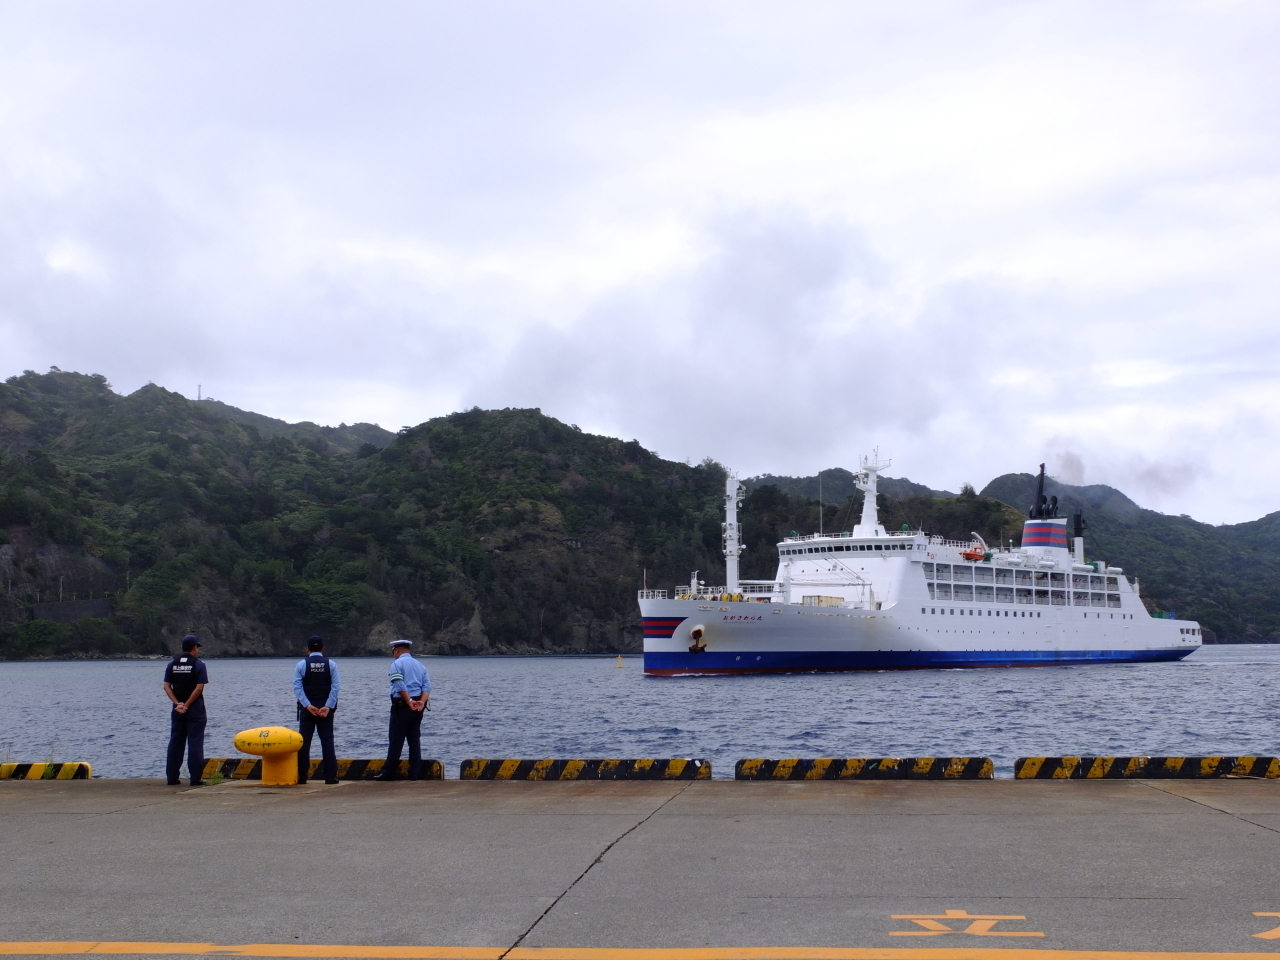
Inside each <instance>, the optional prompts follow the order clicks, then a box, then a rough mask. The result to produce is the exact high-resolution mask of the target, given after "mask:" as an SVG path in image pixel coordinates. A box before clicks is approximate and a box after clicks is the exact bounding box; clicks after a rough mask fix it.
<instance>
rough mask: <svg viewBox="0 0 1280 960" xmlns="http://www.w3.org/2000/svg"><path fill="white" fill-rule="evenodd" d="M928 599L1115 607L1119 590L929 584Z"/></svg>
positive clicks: (1117, 603)
mask: <svg viewBox="0 0 1280 960" xmlns="http://www.w3.org/2000/svg"><path fill="white" fill-rule="evenodd" d="M926 586H928V588H929V599H930V600H976V601H977V602H979V603H1030V604H1043V605H1044V606H1046V607H1065V606H1068V604H1069V605H1070V606H1073V607H1118V606H1120V594H1118V593H1101V592H1099V593H1090V592H1089V591H1087V590H1072V591H1070V592H1068V591H1066V590H1035V589H1032V588H1030V587H988V586H984V585H982V584H976V585H971V584H968V583H955V584H951V583H930V584H926Z"/></svg>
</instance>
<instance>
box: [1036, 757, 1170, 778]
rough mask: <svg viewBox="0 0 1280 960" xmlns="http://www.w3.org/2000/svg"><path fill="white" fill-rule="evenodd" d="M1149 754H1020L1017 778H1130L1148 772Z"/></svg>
mask: <svg viewBox="0 0 1280 960" xmlns="http://www.w3.org/2000/svg"><path fill="white" fill-rule="evenodd" d="M1147 760H1148V758H1147V757H1019V758H1018V759H1017V760H1015V761H1014V764H1013V776H1014V779H1015V780H1131V779H1135V778H1138V777H1142V776H1143V775H1145V773H1146V770H1147Z"/></svg>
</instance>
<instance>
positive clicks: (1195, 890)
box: [0, 780, 1280, 960]
mask: <svg viewBox="0 0 1280 960" xmlns="http://www.w3.org/2000/svg"><path fill="white" fill-rule="evenodd" d="M0 864H3V868H2V869H0V953H8V954H24V953H30V954H32V955H38V954H44V955H47V954H50V953H57V952H86V951H95V952H112V953H116V954H117V955H123V956H128V955H132V952H133V951H136V952H137V953H138V954H144V953H145V954H149V955H150V956H153V957H154V956H156V955H167V954H169V953H171V954H172V955H183V954H185V955H190V954H200V953H211V952H222V953H223V954H233V955H234V954H236V953H244V952H245V951H242V950H236V949H233V948H231V947H229V946H228V945H237V944H258V945H278V947H276V948H271V949H268V948H263V947H258V948H254V949H251V950H249V951H248V953H249V954H251V955H258V956H263V955H277V956H285V955H292V956H353V955H358V951H355V950H354V949H351V948H352V947H358V946H363V947H367V948H376V949H374V950H373V952H371V953H366V954H365V955H367V956H405V957H413V956H421V957H426V956H437V957H452V956H457V957H470V958H472V960H485V958H488V960H501V958H504V957H505V958H507V960H531V958H536V957H544V958H547V960H556V958H557V957H560V958H562V960H575V958H576V960H610V958H621V957H631V958H633V960H643V958H646V957H649V958H653V960H715V958H724V957H733V956H742V957H749V956H755V957H773V956H777V957H793V958H798V960H804V958H811V960H824V958H825V960H842V958H843V960H855V958H858V957H864V958H866V960H875V958H884V960H892V958H895V957H897V958H915V960H926V958H932V960H940V958H943V957H964V958H968V960H984V958H998V957H1006V958H1028V957H1051V956H1055V954H1054V953H1052V951H1075V952H1077V953H1075V954H1071V956H1073V957H1076V958H1077V960H1083V958H1084V957H1086V956H1087V957H1102V956H1104V954H1105V952H1107V951H1114V952H1122V953H1127V954H1129V955H1131V956H1132V955H1135V954H1141V953H1150V952H1159V951H1164V952H1177V953H1197V952H1198V953H1218V954H1274V953H1280V782H1276V781H1261V780H1214V781H1011V780H995V781H957V782H929V781H850V782H809V783H804V782H800V783H741V782H734V781H720V780H712V781H693V782H688V781H686V782H563V783H556V782H553V783H529V782H501V781H497V782H494V781H489V782H468V781H456V780H447V781H436V782H423V783H392V784H382V783H370V782H350V783H342V784H338V785H336V786H326V785H324V784H319V783H315V782H313V783H311V784H308V785H306V786H302V787H292V788H273V787H263V786H261V785H260V784H258V783H256V782H249V781H236V782H228V783H224V784H221V785H218V786H209V787H203V788H197V789H191V788H188V787H169V786H166V785H164V784H163V782H161V781H150V780H116V781H63V782H56V781H41V782H14V781H5V782H0ZM23 944H26V946H23ZM130 944H133V945H134V946H132V947H131V946H129V945H130ZM58 945H61V946H58ZM219 945H221V946H219ZM316 945H320V946H316ZM388 947H405V948H411V949H409V950H408V951H407V952H402V953H396V952H395V951H394V950H387V949H384V948H388ZM757 947H758V948H769V949H768V950H765V951H764V952H763V953H761V952H760V951H757V950H749V949H748V948H757ZM464 948H472V949H469V950H468V949H464ZM624 948H625V949H631V950H639V951H641V952H639V953H634V954H631V953H626V954H624V953H618V951H619V950H620V949H624ZM787 948H789V949H787ZM273 949H274V953H273V952H272V950H273ZM833 949H834V951H835V952H832V951H833ZM326 950H328V951H329V952H327V953H326V952H325V951H326ZM334 950H336V952H334ZM344 950H345V951H346V952H344ZM574 950H578V951H579V952H577V953H574V952H573V951H574ZM725 950H728V953H725V952H724V951H725ZM379 951H380V952H379ZM584 951H585V952H584ZM1013 951H1016V953H1015V952H1013ZM1080 951H1083V952H1084V953H1079V952H1080ZM1057 956H1060V957H1061V956H1067V954H1057Z"/></svg>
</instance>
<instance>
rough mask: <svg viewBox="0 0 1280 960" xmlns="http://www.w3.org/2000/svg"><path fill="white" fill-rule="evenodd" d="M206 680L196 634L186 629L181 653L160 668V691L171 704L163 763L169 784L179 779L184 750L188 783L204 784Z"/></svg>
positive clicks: (206, 718)
mask: <svg viewBox="0 0 1280 960" xmlns="http://www.w3.org/2000/svg"><path fill="white" fill-rule="evenodd" d="M208 682H209V671H208V670H206V669H205V665H204V662H203V661H202V660H201V659H200V638H199V637H197V636H196V635H195V634H194V633H188V634H187V635H186V636H185V637H183V638H182V656H180V657H174V658H173V659H172V660H171V661H169V665H168V666H167V667H165V668H164V695H165V696H166V697H168V698H169V702H170V703H172V704H173V709H172V710H171V711H170V712H169V753H168V756H167V757H166V758H165V764H164V772H165V777H166V778H167V779H168V781H169V786H171V787H174V786H177V785H178V783H179V780H178V775H179V774H180V773H181V772H182V754H183V753H184V752H185V753H186V755H187V769H188V770H189V771H190V772H191V785H192V786H193V787H202V786H204V780H202V779H201V777H203V776H204V728H205V724H206V723H207V722H208V719H209V718H208V716H207V715H206V714H205V712H204V686H205V684H206V683H208Z"/></svg>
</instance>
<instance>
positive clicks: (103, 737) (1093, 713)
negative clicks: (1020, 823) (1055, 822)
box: [0, 645, 1280, 777]
mask: <svg viewBox="0 0 1280 960" xmlns="http://www.w3.org/2000/svg"><path fill="white" fill-rule="evenodd" d="M296 662H297V660H296V659H287V660H286V659H244V660H208V661H206V663H207V665H208V668H209V678H210V682H209V686H208V687H207V688H206V698H207V703H208V712H209V727H208V732H207V735H206V753H207V755H208V756H211V757H217V756H236V755H237V754H236V752H235V750H234V748H233V747H232V746H231V739H232V737H233V736H234V735H235V734H236V733H237V732H239V731H240V730H244V729H247V728H249V727H254V726H263V725H267V724H280V725H285V726H293V727H295V729H296V723H295V712H294V706H293V696H292V690H291V687H290V683H291V679H292V676H293V666H294V664H295V663H296ZM388 662H389V661H387V660H384V659H372V658H371V659H344V660H339V664H340V669H341V674H342V684H343V688H342V699H341V702H340V704H339V709H338V713H337V725H336V728H335V729H336V739H337V743H338V755H339V756H346V757H379V756H382V755H383V754H384V753H385V751H386V727H387V713H388V707H387V704H388V699H387V696H386V671H387V665H388ZM424 662H425V663H426V665H427V667H428V669H429V670H430V672H431V678H432V683H433V685H434V687H435V692H434V693H433V694H432V700H431V705H432V712H431V713H429V714H427V717H426V719H425V721H424V723H423V754H424V755H425V756H429V757H436V758H438V759H440V760H443V761H444V763H445V776H447V777H456V776H457V775H458V764H459V763H460V762H461V761H462V760H464V759H467V758H470V757H705V758H709V759H710V760H711V761H712V764H713V769H714V771H715V775H716V776H717V777H732V776H733V765H734V762H735V761H736V760H738V759H740V758H742V757H797V756H798V757H822V756H828V757H831V756H834V757H858V756H886V757H895V756H896V757H904V756H962V755H963V756H973V755H981V756H990V757H993V758H994V759H995V761H996V766H997V775H999V776H1009V775H1011V772H1012V767H1013V761H1014V759H1015V758H1016V757H1019V756H1036V755H1080V754H1085V755H1097V754H1105V755H1116V754H1119V755H1131V754H1136V755H1154V756H1167V755H1175V756H1176V755H1195V754H1225V755H1240V754H1263V755H1271V756H1275V755H1277V754H1278V753H1280V645H1277V646H1261V645H1260V646H1210V647H1204V648H1202V649H1201V650H1199V651H1197V652H1196V653H1194V654H1193V655H1192V656H1191V657H1190V658H1188V659H1187V660H1184V661H1181V662H1178V663H1167V664H1134V665H1093V666H1075V667H1033V668H1027V669H1014V670H1011V669H981V670H916V671H903V672H870V673H845V674H798V675H783V676H741V677H684V678H659V677H646V676H644V675H643V673H642V672H641V659H640V657H638V656H633V657H624V658H623V666H622V668H621V669H619V668H618V667H617V665H616V660H615V658H613V657H427V658H424ZM164 665H165V662H164V661H154V660H150V661H148V660H143V661H139V660H118V661H67V662H44V663H0V760H19V761H43V760H60V761H69V760H87V761H89V762H90V763H92V764H93V767H94V773H95V774H97V775H100V776H103V777H158V776H163V773H164V750H165V743H166V740H167V737H168V716H169V709H168V701H167V700H166V699H165V696H164V693H163V691H162V690H161V686H160V685H161V681H162V675H163V672H164ZM314 750H315V752H314V753H313V755H314V756H318V755H319V744H318V743H317V744H316V745H315V747H314Z"/></svg>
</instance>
